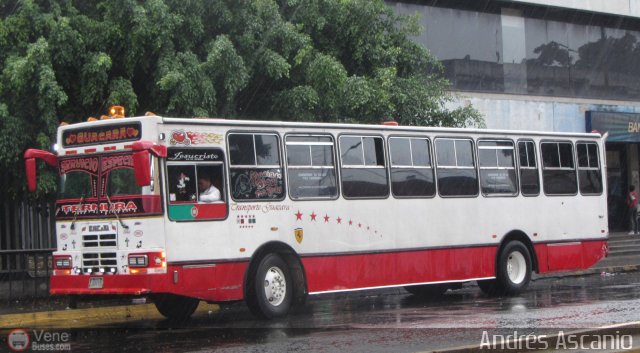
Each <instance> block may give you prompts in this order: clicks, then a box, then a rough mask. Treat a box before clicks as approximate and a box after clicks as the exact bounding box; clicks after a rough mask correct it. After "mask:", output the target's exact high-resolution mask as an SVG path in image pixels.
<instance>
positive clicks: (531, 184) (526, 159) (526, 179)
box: [518, 141, 540, 196]
mask: <svg viewBox="0 0 640 353" xmlns="http://www.w3.org/2000/svg"><path fill="white" fill-rule="evenodd" d="M535 151H536V150H535V144H534V143H533V141H520V142H518V154H519V155H520V192H522V195H525V196H535V195H538V194H540V179H539V177H538V167H537V164H536V152H535Z"/></svg>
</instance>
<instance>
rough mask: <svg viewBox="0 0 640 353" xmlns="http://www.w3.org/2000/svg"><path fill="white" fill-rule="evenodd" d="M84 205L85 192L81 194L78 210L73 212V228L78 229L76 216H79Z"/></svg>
mask: <svg viewBox="0 0 640 353" xmlns="http://www.w3.org/2000/svg"><path fill="white" fill-rule="evenodd" d="M82 205H84V194H82V196H80V203H79V204H78V207H77V208H76V211H75V212H74V213H73V220H72V221H71V230H74V229H76V218H78V213H79V212H80V209H81V208H82Z"/></svg>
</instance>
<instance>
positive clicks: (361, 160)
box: [340, 135, 389, 198]
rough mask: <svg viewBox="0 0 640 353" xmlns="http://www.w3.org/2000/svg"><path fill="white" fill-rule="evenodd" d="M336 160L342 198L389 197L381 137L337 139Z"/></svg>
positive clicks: (346, 136) (341, 137)
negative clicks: (338, 163) (340, 176)
mask: <svg viewBox="0 0 640 353" xmlns="http://www.w3.org/2000/svg"><path fill="white" fill-rule="evenodd" d="M340 159H341V174H342V194H343V195H344V197H347V198H350V197H351V198H356V197H363V198H384V197H387V196H388V195H389V182H388V180H387V169H386V168H385V161H384V142H383V139H382V138H381V137H374V136H348V135H343V136H340Z"/></svg>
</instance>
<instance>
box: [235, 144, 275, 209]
mask: <svg viewBox="0 0 640 353" xmlns="http://www.w3.org/2000/svg"><path fill="white" fill-rule="evenodd" d="M228 140H229V155H230V157H229V158H230V165H229V173H230V175H229V180H230V188H231V196H232V198H233V199H234V200H237V201H252V200H255V201H259V200H282V199H283V198H284V177H283V173H282V165H281V159H280V152H279V151H280V147H279V143H280V140H279V138H278V136H277V135H276V134H270V133H230V134H229V137H228Z"/></svg>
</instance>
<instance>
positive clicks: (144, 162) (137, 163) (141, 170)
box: [133, 150, 151, 186]
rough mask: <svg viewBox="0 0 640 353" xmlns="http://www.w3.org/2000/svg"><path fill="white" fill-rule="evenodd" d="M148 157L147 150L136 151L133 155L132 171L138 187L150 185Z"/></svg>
mask: <svg viewBox="0 0 640 353" xmlns="http://www.w3.org/2000/svg"><path fill="white" fill-rule="evenodd" d="M149 163H150V155H149V151H148V150H143V151H138V152H135V153H134V154H133V170H134V173H135V176H136V184H138V186H149V185H151V168H150V167H149Z"/></svg>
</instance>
